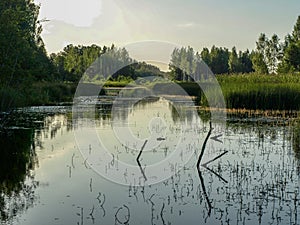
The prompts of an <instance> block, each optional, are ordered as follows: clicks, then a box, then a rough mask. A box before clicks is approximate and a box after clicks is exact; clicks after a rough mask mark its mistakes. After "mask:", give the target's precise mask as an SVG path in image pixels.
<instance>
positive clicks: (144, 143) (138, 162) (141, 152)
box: [136, 140, 148, 180]
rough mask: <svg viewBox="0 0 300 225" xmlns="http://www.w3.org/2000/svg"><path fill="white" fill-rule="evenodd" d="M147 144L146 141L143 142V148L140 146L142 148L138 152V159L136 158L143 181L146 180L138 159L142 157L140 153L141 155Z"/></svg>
mask: <svg viewBox="0 0 300 225" xmlns="http://www.w3.org/2000/svg"><path fill="white" fill-rule="evenodd" d="M147 142H148V140H146V141H145V142H144V144H143V146H142V148H141V150H140V152H139V155H138V157H137V158H136V161H137V164H138V165H139V167H140V170H141V173H142V174H143V177H144V179H145V180H147V177H146V175H145V172H144V170H143V168H142V165H141V163H140V157H141V155H142V153H143V150H144V148H145V146H146V144H147Z"/></svg>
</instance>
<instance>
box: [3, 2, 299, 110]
mask: <svg viewBox="0 0 300 225" xmlns="http://www.w3.org/2000/svg"><path fill="white" fill-rule="evenodd" d="M39 9H40V7H39V6H38V5H36V4H35V3H34V1H33V0H1V1H0V99H1V102H0V104H1V105H0V109H3V108H5V107H8V106H9V105H13V103H14V102H15V101H17V100H18V99H20V101H24V99H26V100H27V101H28V104H30V103H31V102H32V101H33V100H32V99H33V98H34V97H36V96H44V97H45V98H44V99H51V96H50V95H53V94H51V93H55V91H51V90H48V89H47V88H48V87H47V88H46V87H45V89H43V90H38V88H40V87H41V86H43V85H40V84H45V83H48V84H55V83H58V84H59V89H62V88H63V85H62V84H66V83H72V84H74V86H76V83H77V82H78V81H79V80H80V79H81V77H82V76H83V79H84V81H87V82H93V81H98V80H105V79H107V78H109V79H113V80H121V79H123V78H126V79H133V80H134V79H136V78H137V77H143V76H155V75H159V76H169V77H170V78H171V79H174V80H193V79H194V80H197V79H202V78H205V77H206V76H208V73H205V72H203V68H204V69H206V70H208V68H210V69H211V70H212V72H213V73H214V74H230V73H251V72H255V73H258V74H273V73H295V72H299V71H300V16H299V17H298V19H297V21H296V24H295V26H294V29H293V31H292V33H291V34H288V35H287V36H286V37H285V38H284V40H283V41H281V40H280V39H279V37H278V36H277V35H276V34H274V35H273V36H271V37H270V38H268V37H267V36H266V35H265V34H261V35H260V36H259V38H258V40H257V42H256V48H255V49H254V50H252V51H249V50H246V51H238V50H237V49H236V48H235V47H233V48H232V49H231V50H229V49H227V48H224V47H216V46H212V48H211V49H208V48H203V49H202V51H201V52H197V51H195V50H194V49H193V48H192V47H182V48H176V49H174V51H173V53H172V55H171V60H170V65H169V66H170V72H169V73H164V72H161V71H160V70H159V69H158V68H157V67H155V66H152V65H149V64H146V63H142V62H136V61H135V60H134V59H132V58H130V56H129V53H128V52H127V50H126V49H124V48H117V47H115V46H114V45H112V46H109V47H107V46H103V47H100V46H98V45H95V44H94V45H90V46H82V45H78V46H74V45H68V46H66V47H65V48H64V49H63V50H62V51H61V52H59V53H55V54H54V53H53V54H50V55H48V54H47V52H46V50H45V44H44V42H43V40H42V38H41V32H42V24H43V22H45V21H44V20H39V19H38V15H39ZM204 62H205V63H204ZM204 64H205V65H204ZM206 65H207V66H208V67H205V66H206ZM120 68H121V69H120ZM116 71H117V72H116ZM36 84H39V85H36ZM34 86H35V87H34ZM44 86H45V85H44ZM55 88H56V89H57V87H55ZM40 89H41V88H40ZM56 89H55V90H56ZM53 90H54V89H53ZM52 97H53V96H52ZM52 99H55V97H53V98H52ZM42 100H43V99H40V101H39V102H41V101H42ZM16 105H19V104H16Z"/></svg>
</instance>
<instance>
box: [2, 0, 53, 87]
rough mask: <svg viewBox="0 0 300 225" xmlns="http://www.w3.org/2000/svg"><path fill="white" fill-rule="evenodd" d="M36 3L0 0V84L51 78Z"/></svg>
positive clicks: (50, 67)
mask: <svg viewBox="0 0 300 225" xmlns="http://www.w3.org/2000/svg"><path fill="white" fill-rule="evenodd" d="M38 13H39V6H37V5H35V4H34V2H33V0H1V1H0V62H1V77H0V80H1V84H2V85H4V84H5V85H7V86H17V85H19V84H20V82H23V81H24V80H25V79H26V80H28V79H36V80H41V79H46V80H47V79H51V72H52V69H53V67H52V65H51V63H50V61H49V58H48V57H47V55H46V51H45V48H44V43H43V41H42V38H41V37H40V34H41V31H42V28H41V24H40V21H38Z"/></svg>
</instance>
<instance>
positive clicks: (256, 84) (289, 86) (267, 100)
mask: <svg viewBox="0 0 300 225" xmlns="http://www.w3.org/2000/svg"><path fill="white" fill-rule="evenodd" d="M217 79H218V81H219V83H220V86H221V88H222V91H223V95H224V97H225V101H226V105H227V108H246V109H263V110H266V109H270V110H272V109H274V110H300V75H257V74H247V75H219V76H217Z"/></svg>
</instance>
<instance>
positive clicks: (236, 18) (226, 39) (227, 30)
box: [35, 0, 300, 54]
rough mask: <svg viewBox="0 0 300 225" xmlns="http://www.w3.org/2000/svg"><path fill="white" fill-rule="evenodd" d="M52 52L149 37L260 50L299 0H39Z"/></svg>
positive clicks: (291, 20) (198, 46)
mask: <svg viewBox="0 0 300 225" xmlns="http://www.w3.org/2000/svg"><path fill="white" fill-rule="evenodd" d="M35 2H36V3H38V4H41V9H40V15H39V16H40V19H48V20H49V21H48V22H44V23H43V28H44V30H43V33H42V37H43V40H44V42H45V45H46V49H47V51H48V53H49V54H50V53H52V52H58V51H61V50H62V49H63V48H64V47H65V46H66V45H67V44H74V45H78V44H81V45H90V44H97V45H100V46H103V45H108V46H110V45H111V44H112V43H114V44H115V45H116V46H120V47H122V46H126V45H128V44H130V43H136V42H142V41H146V40H148V41H149V40H150V41H161V42H169V43H174V44H176V45H177V46H192V47H193V48H194V49H195V50H196V51H201V50H202V49H203V47H208V48H211V46H212V45H216V46H219V47H227V48H229V49H231V48H232V47H233V46H236V48H237V49H239V50H246V49H250V50H251V49H254V48H255V41H256V40H257V39H258V36H259V34H260V33H266V34H267V36H269V37H270V36H271V35H272V34H274V33H276V34H277V35H278V36H279V37H280V38H281V39H284V36H285V35H286V34H288V33H291V31H292V29H293V26H294V24H295V23H296V20H297V17H298V16H299V15H300V1H299V0H251V1H249V0H185V1H183V0H63V1H62V0H35Z"/></svg>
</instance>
